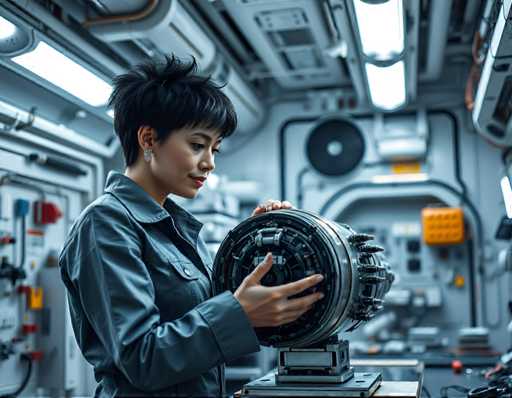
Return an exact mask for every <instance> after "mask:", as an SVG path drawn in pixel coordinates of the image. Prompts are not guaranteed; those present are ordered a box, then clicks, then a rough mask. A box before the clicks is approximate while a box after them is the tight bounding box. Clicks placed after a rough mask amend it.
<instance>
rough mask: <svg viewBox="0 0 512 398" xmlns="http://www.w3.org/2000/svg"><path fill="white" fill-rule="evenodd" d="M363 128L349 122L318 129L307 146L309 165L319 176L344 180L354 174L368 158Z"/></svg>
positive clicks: (336, 121) (333, 122)
mask: <svg viewBox="0 0 512 398" xmlns="http://www.w3.org/2000/svg"><path fill="white" fill-rule="evenodd" d="M364 150H365V143H364V138H363V135H362V133H361V131H360V130H359V128H358V127H357V126H356V125H355V124H354V123H352V122H350V121H348V120H346V119H329V120H325V121H323V122H321V123H319V124H318V125H316V126H315V127H314V128H313V130H312V131H311V134H310V135H309V138H308V140H307V143H306V153H307V157H308V159H309V162H310V163H311V165H312V166H313V168H315V170H317V171H318V172H320V173H322V174H325V175H328V176H341V175H344V174H346V173H348V172H350V171H352V170H353V169H354V168H355V167H356V166H357V165H358V164H359V162H360V161H361V159H362V158H363V155H364Z"/></svg>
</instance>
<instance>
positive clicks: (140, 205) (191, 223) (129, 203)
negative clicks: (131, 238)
mask: <svg viewBox="0 0 512 398" xmlns="http://www.w3.org/2000/svg"><path fill="white" fill-rule="evenodd" d="M105 192H106V193H110V194H112V195H114V196H115V197H116V198H117V199H119V201H120V202H121V203H122V204H123V205H124V206H125V207H126V208H127V209H128V211H129V212H130V214H131V215H132V216H133V217H134V218H135V219H136V220H137V221H139V222H141V223H146V224H147V223H157V222H160V221H162V220H164V219H166V218H171V219H173V220H172V222H173V224H174V225H175V226H176V228H178V229H179V230H180V232H182V233H185V235H189V234H190V233H191V235H192V236H194V237H196V238H197V234H198V233H199V230H200V229H201V227H202V225H203V224H201V223H200V222H199V221H198V220H197V219H196V218H195V217H194V216H192V215H191V214H190V213H189V212H187V211H186V210H185V209H182V208H181V207H180V206H178V205H177V204H176V203H174V202H173V201H172V200H171V199H169V198H166V199H165V202H164V206H163V207H162V206H160V205H159V204H158V203H157V202H156V201H155V200H154V199H153V198H152V197H151V196H150V195H149V194H148V193H147V192H146V191H144V189H143V188H142V187H141V186H140V185H138V184H137V183H136V182H135V181H133V180H132V179H131V178H129V177H126V176H125V175H124V174H122V173H119V172H117V171H111V172H110V173H108V177H107V181H106V183H105ZM180 227H181V228H180Z"/></svg>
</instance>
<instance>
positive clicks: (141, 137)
mask: <svg viewBox="0 0 512 398" xmlns="http://www.w3.org/2000/svg"><path fill="white" fill-rule="evenodd" d="M137 141H138V143H139V146H140V147H141V148H142V150H144V149H153V145H154V144H155V141H156V132H155V129H154V128H152V127H149V126H140V127H139V130H138V131H137Z"/></svg>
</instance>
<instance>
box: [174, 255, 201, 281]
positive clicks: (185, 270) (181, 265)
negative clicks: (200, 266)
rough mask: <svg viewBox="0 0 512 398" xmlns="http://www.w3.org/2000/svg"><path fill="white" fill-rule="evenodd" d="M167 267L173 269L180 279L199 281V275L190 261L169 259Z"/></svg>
mask: <svg viewBox="0 0 512 398" xmlns="http://www.w3.org/2000/svg"><path fill="white" fill-rule="evenodd" d="M169 266H170V267H171V268H173V269H174V270H175V271H176V272H177V274H178V275H179V276H180V277H181V278H183V279H185V280H187V281H194V280H196V279H199V273H198V271H197V269H195V267H194V266H193V264H192V263H191V262H190V261H183V260H177V259H174V260H170V259H169Z"/></svg>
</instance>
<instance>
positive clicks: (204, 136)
mask: <svg viewBox="0 0 512 398" xmlns="http://www.w3.org/2000/svg"><path fill="white" fill-rule="evenodd" d="M194 135H197V136H199V137H201V138H204V139H205V140H206V142H207V143H208V144H209V143H210V142H212V137H210V136H209V135H208V134H205V133H201V132H196V133H193V134H192V136H194ZM221 143H222V139H220V138H219V139H218V140H217V141H216V142H215V144H216V145H220V144H221Z"/></svg>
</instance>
